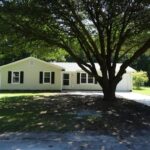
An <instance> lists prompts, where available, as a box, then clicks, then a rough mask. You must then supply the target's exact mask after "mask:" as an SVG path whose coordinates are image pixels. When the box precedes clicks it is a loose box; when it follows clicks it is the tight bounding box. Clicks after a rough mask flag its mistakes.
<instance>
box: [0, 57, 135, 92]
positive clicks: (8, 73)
mask: <svg viewBox="0 0 150 150" xmlns="http://www.w3.org/2000/svg"><path fill="white" fill-rule="evenodd" d="M95 65H96V69H97V70H98V73H99V74H101V72H100V68H99V66H98V64H95ZM120 65H121V64H117V67H116V72H117V71H118V70H119V68H120ZM134 71H135V70H134V69H132V68H131V67H128V68H127V69H126V74H124V75H123V79H122V80H121V81H120V83H119V84H118V86H117V90H118V91H131V90H132V72H134ZM64 89H67V90H101V87H100V85H99V84H98V83H97V82H96V81H95V79H94V78H93V77H92V76H90V75H88V74H87V73H85V72H84V71H83V70H82V69H81V68H80V67H79V66H78V65H77V64H76V63H69V62H66V63H61V62H50V63H48V62H45V61H42V60H39V59H36V58H33V57H28V58H25V59H22V60H19V61H16V62H12V63H10V64H7V65H3V66H0V90H59V91H61V90H64Z"/></svg>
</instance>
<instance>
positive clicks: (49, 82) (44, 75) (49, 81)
mask: <svg viewBox="0 0 150 150" xmlns="http://www.w3.org/2000/svg"><path fill="white" fill-rule="evenodd" d="M45 73H50V76H49V79H50V80H49V82H45V80H44V79H45ZM51 75H52V74H51V72H50V71H43V84H51Z"/></svg>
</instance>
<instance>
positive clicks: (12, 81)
mask: <svg viewBox="0 0 150 150" xmlns="http://www.w3.org/2000/svg"><path fill="white" fill-rule="evenodd" d="M15 72H17V73H19V75H18V78H19V80H18V82H14V80H13V79H14V76H13V74H14V73H15ZM20 75H21V74H20V71H11V83H12V84H20Z"/></svg>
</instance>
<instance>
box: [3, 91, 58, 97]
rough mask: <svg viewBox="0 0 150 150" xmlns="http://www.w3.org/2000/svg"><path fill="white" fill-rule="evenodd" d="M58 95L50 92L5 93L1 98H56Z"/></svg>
mask: <svg viewBox="0 0 150 150" xmlns="http://www.w3.org/2000/svg"><path fill="white" fill-rule="evenodd" d="M56 94H57V93H50V92H21V93H20V92H3V93H0V98H4V97H20V96H54V95H56Z"/></svg>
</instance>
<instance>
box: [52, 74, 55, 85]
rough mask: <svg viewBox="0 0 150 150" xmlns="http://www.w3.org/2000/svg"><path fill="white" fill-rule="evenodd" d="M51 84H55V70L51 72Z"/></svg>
mask: <svg viewBox="0 0 150 150" xmlns="http://www.w3.org/2000/svg"><path fill="white" fill-rule="evenodd" d="M51 84H55V72H52V73H51Z"/></svg>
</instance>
